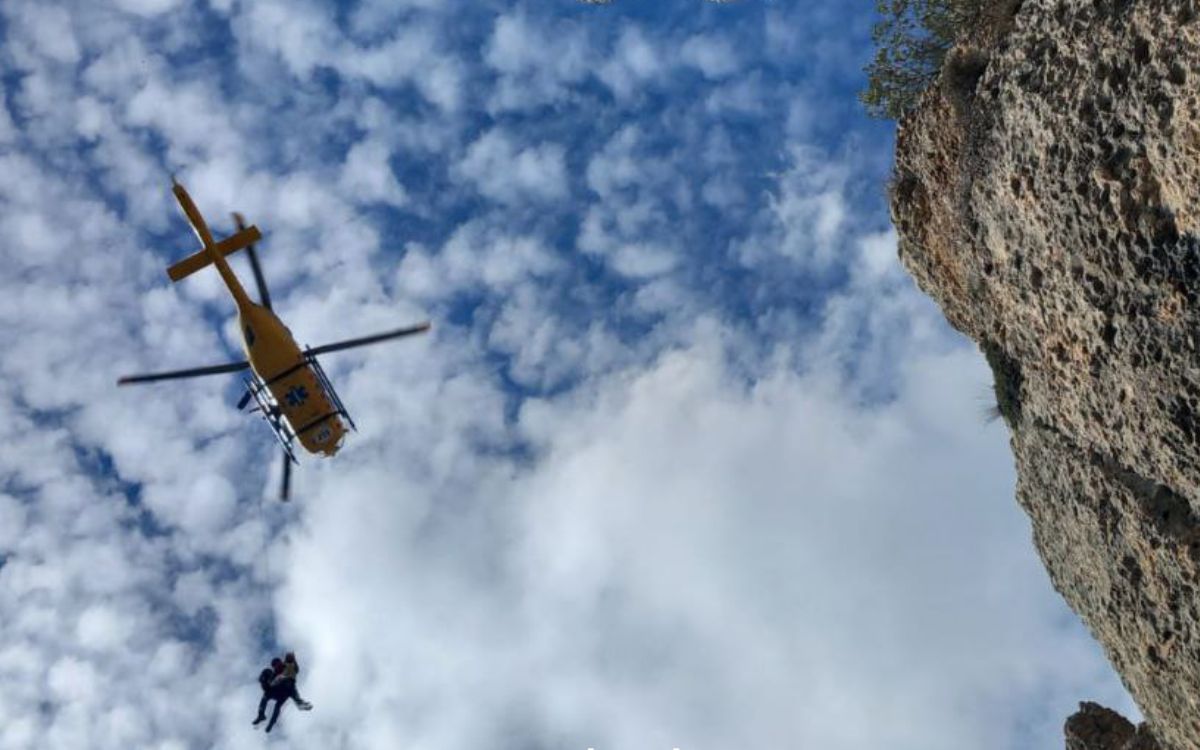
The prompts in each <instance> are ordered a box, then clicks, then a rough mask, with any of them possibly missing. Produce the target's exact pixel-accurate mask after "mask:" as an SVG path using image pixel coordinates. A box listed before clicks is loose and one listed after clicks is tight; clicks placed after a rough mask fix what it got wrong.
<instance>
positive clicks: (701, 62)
mask: <svg viewBox="0 0 1200 750" xmlns="http://www.w3.org/2000/svg"><path fill="white" fill-rule="evenodd" d="M679 54H680V58H681V59H682V60H683V61H684V62H685V63H687V64H688V65H691V66H692V67H694V68H696V69H697V70H699V71H700V72H701V73H703V74H704V75H705V76H707V77H708V78H713V79H717V78H725V77H727V76H729V75H731V74H732V73H733V72H734V71H736V70H737V68H738V56H737V53H736V52H735V51H734V49H733V46H732V45H731V44H730V43H729V41H728V40H727V39H724V38H721V37H713V36H707V35H699V34H698V35H696V36H693V37H692V38H690V39H688V40H687V41H686V42H684V43H683V47H682V48H681V49H680V52H679Z"/></svg>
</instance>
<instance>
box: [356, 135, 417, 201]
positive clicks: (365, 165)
mask: <svg viewBox="0 0 1200 750" xmlns="http://www.w3.org/2000/svg"><path fill="white" fill-rule="evenodd" d="M390 156H391V151H390V150H389V149H388V147H387V145H386V144H384V143H379V142H371V141H364V142H361V143H357V144H355V145H354V146H353V147H352V148H351V149H350V152H349V153H348V154H347V155H346V163H345V165H344V166H343V167H342V176H341V179H340V181H339V182H340V187H341V190H342V193H343V194H344V195H347V196H349V197H351V198H353V199H355V200H357V201H360V202H371V201H378V202H380V203H389V204H391V205H393V206H403V205H404V204H405V203H406V202H407V201H408V197H407V195H406V194H405V192H404V188H403V187H402V186H401V185H400V183H399V182H398V181H397V180H396V176H395V174H393V173H392V168H391V165H390V164H389V163H388V160H389V157H390Z"/></svg>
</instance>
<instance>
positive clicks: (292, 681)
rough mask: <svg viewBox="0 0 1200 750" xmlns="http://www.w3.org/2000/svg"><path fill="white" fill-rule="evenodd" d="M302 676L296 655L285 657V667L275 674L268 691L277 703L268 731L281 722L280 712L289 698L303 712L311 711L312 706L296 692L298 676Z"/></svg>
mask: <svg viewBox="0 0 1200 750" xmlns="http://www.w3.org/2000/svg"><path fill="white" fill-rule="evenodd" d="M298 674H300V665H299V664H298V663H297V662H296V655H295V654H293V653H292V652H290V651H289V652H288V653H287V654H286V655H285V656H284V657H283V667H282V668H281V669H280V671H279V672H278V673H277V674H275V676H274V677H273V678H272V680H271V687H270V689H269V690H268V691H267V695H268V696H270V699H273V700H274V701H275V709H274V710H273V711H272V712H271V720H270V721H268V722H267V731H268V732H269V731H271V729H272V728H273V727H274V726H275V722H276V721H278V720H279V712H280V711H282V710H283V704H284V703H286V702H287V699H288V698H291V699H292V700H293V701H295V703H296V705H297V706H298V707H299V708H300V710H301V711H311V710H312V704H311V703H309V702H308V701H306V700H304V699H303V698H301V697H300V694H299V693H298V692H296V676H297V675H298Z"/></svg>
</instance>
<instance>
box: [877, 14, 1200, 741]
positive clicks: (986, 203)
mask: <svg viewBox="0 0 1200 750" xmlns="http://www.w3.org/2000/svg"><path fill="white" fill-rule="evenodd" d="M1011 10H1012V12H1011V14H1006V16H1005V17H1003V18H999V19H996V20H995V23H996V25H995V26H994V27H993V28H991V29H988V30H983V31H981V32H980V33H977V34H975V37H976V38H975V40H974V41H973V42H970V43H964V44H963V45H960V47H959V48H956V49H955V50H953V51H952V53H951V54H950V55H949V56H948V57H947V63H946V67H945V69H944V70H943V74H942V81H941V83H940V85H938V86H936V87H934V89H932V90H931V91H929V92H928V93H927V94H926V95H925V97H924V99H923V100H922V104H921V106H920V107H919V109H918V110H917V111H915V112H914V113H913V114H912V115H910V116H909V117H908V118H907V119H906V120H905V121H904V122H903V123H902V124H901V127H900V130H899V135H898V142H897V160H896V163H897V167H896V176H895V181H894V183H893V185H892V212H893V218H894V221H895V223H896V226H897V227H898V229H899V232H900V238H901V240H900V256H901V260H902V262H903V263H904V264H905V265H906V266H907V268H908V269H909V271H910V273H911V274H912V275H913V276H914V277H915V278H916V280H917V283H918V284H919V285H920V286H921V288H922V289H923V290H924V291H925V292H926V293H928V294H930V295H931V296H933V297H934V298H935V299H936V300H937V301H938V302H939V304H940V305H941V306H942V309H943V310H944V312H945V314H946V316H947V318H948V319H949V321H950V322H951V324H952V325H954V326H955V327H956V328H958V329H959V330H960V331H962V332H964V333H965V334H966V335H968V336H970V337H971V338H973V339H974V340H976V341H977V342H979V344H980V347H981V349H982V350H983V352H984V354H985V355H986V357H987V359H988V362H989V363H990V364H991V366H992V369H993V372H994V373H995V376H996V397H997V403H998V405H999V407H1000V411H1001V413H1002V414H1003V416H1004V418H1005V421H1006V422H1007V423H1008V425H1009V428H1010V430H1011V434H1012V449H1013V453H1014V455H1015V458H1016V466H1017V473H1018V486H1017V500H1018V502H1019V503H1020V504H1021V506H1022V507H1023V508H1024V509H1025V510H1026V512H1027V513H1028V514H1029V516H1030V517H1031V518H1032V520H1033V527H1034V541H1035V544H1036V545H1037V549H1038V552H1039V554H1040V555H1041V557H1042V559H1043V561H1044V562H1045V564H1046V568H1047V570H1048V571H1049V573H1050V577H1051V579H1052V580H1053V582H1054V585H1055V587H1056V588H1057V589H1058V591H1059V592H1061V594H1062V595H1063V596H1064V597H1065V598H1066V600H1067V602H1068V603H1069V604H1070V606H1071V607H1072V608H1073V609H1074V610H1075V611H1076V612H1077V613H1079V615H1080V616H1081V617H1082V618H1083V620H1084V622H1085V623H1086V624H1087V626H1088V627H1089V628H1090V629H1091V631H1092V633H1093V634H1094V635H1095V637H1096V638H1097V639H1098V640H1099V642H1100V643H1101V644H1102V645H1103V647H1104V649H1105V651H1106V652H1107V654H1108V657H1109V659H1110V660H1111V661H1112V663H1113V665H1114V666H1115V667H1116V669H1117V671H1118V672H1119V673H1120V674H1121V676H1122V678H1123V680H1124V682H1125V684H1126V686H1127V687H1128V688H1129V690H1130V692H1131V693H1132V695H1133V696H1134V698H1135V700H1136V701H1137V702H1138V705H1139V706H1140V707H1141V709H1142V711H1143V713H1144V714H1145V716H1146V718H1147V720H1148V723H1149V724H1150V727H1151V729H1152V731H1153V733H1154V734H1155V735H1156V736H1157V738H1158V740H1159V742H1161V744H1162V746H1163V747H1164V748H1171V749H1172V750H1197V749H1200V595H1198V590H1200V445H1198V440H1200V17H1198V12H1197V7H1196V2H1195V0H1024V2H1021V3H1019V4H1017V7H1015V8H1012V9H1011ZM1072 747H1074V746H1072ZM1080 747H1089V746H1087V745H1081V746H1080ZM1105 747H1107V746H1105Z"/></svg>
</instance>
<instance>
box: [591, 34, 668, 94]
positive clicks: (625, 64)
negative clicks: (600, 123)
mask: <svg viewBox="0 0 1200 750" xmlns="http://www.w3.org/2000/svg"><path fill="white" fill-rule="evenodd" d="M665 69H666V64H665V63H664V62H663V60H662V58H661V56H660V53H659V51H658V50H656V49H655V47H654V43H653V42H652V41H651V40H649V39H647V38H646V34H645V33H643V32H642V31H641V29H640V28H638V27H636V26H629V27H626V28H625V29H624V30H623V31H622V32H621V36H620V38H619V39H618V40H617V44H616V46H615V48H614V49H613V50H612V54H611V56H610V57H609V59H608V60H606V61H605V62H604V63H603V64H602V65H601V66H600V67H599V70H598V73H597V75H598V76H599V78H600V80H601V81H603V82H604V83H605V84H606V85H607V86H608V87H609V88H610V89H611V90H612V92H613V95H614V96H616V97H617V98H618V99H627V98H629V97H631V96H633V95H634V94H635V93H636V92H637V91H638V89H639V88H640V87H641V86H642V85H643V84H645V83H646V82H648V81H652V80H654V79H655V78H656V77H657V76H659V75H660V74H662V73H664V72H665Z"/></svg>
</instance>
